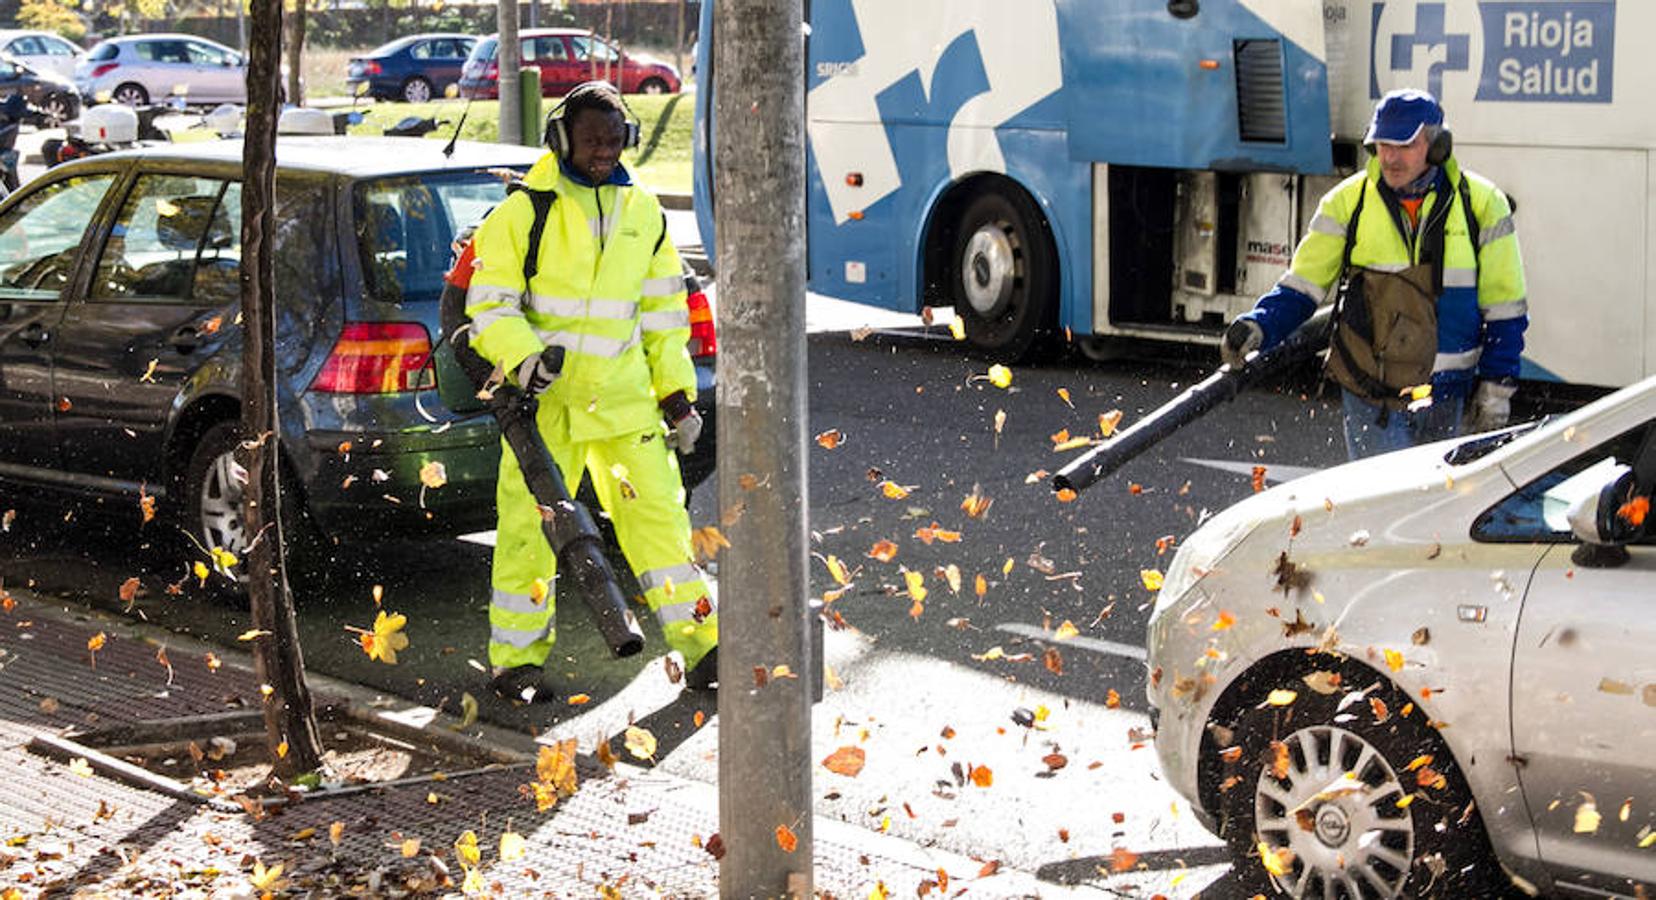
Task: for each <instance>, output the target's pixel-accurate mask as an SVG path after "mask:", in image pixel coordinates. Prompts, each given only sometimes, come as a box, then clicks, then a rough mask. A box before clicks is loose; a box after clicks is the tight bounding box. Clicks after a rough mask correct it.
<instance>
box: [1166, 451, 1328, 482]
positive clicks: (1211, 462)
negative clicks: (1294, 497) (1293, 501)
mask: <svg viewBox="0 0 1656 900" xmlns="http://www.w3.org/2000/svg"><path fill="white" fill-rule="evenodd" d="M1179 462H1182V463H1190V464H1191V465H1193V466H1206V467H1207V468H1209V469H1218V470H1219V471H1221V472H1234V473H1236V474H1238V475H1252V474H1253V470H1254V466H1257V465H1260V464H1259V463H1256V462H1233V461H1231V460H1228V459H1196V458H1195V457H1190V456H1181V457H1179ZM1321 471H1322V469H1317V468H1313V467H1311V466H1284V465H1281V464H1276V465H1267V466H1265V480H1266V481H1268V482H1271V483H1273V484H1281V483H1282V482H1284V481H1293V480H1294V479H1296V478H1304V477H1305V476H1307V475H1315V474H1316V473H1318V472H1321Z"/></svg>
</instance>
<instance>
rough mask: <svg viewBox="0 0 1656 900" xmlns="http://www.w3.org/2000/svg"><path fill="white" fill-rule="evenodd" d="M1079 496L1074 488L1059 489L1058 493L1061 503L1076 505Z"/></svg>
mask: <svg viewBox="0 0 1656 900" xmlns="http://www.w3.org/2000/svg"><path fill="white" fill-rule="evenodd" d="M1077 496H1079V495H1078V494H1076V493H1075V490H1074V489H1073V488H1059V489H1058V491H1057V497H1058V502H1059V503H1074V502H1075V498H1076V497H1077Z"/></svg>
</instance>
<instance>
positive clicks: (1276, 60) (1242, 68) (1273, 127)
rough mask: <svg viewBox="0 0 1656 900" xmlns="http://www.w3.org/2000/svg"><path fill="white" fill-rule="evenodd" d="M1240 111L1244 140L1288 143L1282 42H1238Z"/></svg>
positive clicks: (1237, 60)
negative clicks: (1283, 89)
mask: <svg viewBox="0 0 1656 900" xmlns="http://www.w3.org/2000/svg"><path fill="white" fill-rule="evenodd" d="M1235 53H1236V109H1237V118H1238V125H1239V127H1240V130H1241V133H1242V140H1244V141H1268V142H1271V143H1275V144H1281V143H1285V142H1286V141H1287V139H1288V110H1287V107H1286V105H1285V103H1284V102H1283V91H1282V42H1281V41H1277V40H1268V41H1266V40H1255V41H1237V42H1236V44H1235Z"/></svg>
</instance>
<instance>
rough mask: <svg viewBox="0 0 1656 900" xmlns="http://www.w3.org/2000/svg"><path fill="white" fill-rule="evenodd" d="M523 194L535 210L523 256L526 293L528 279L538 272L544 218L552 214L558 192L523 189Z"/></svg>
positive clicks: (544, 224)
mask: <svg viewBox="0 0 1656 900" xmlns="http://www.w3.org/2000/svg"><path fill="white" fill-rule="evenodd" d="M523 192H524V193H525V194H528V195H529V203H530V204H531V205H533V206H534V208H535V221H534V222H533V224H531V225H530V226H529V248H528V250H527V251H526V252H525V253H524V255H523V289H524V290H525V291H527V290H529V279H531V278H534V277H535V273H536V272H538V271H540V244H541V233H542V232H544V231H545V230H546V218H547V216H549V215H551V213H552V203H553V201H555V200H557V199H558V192H557V191H550V190H548V191H537V190H534V189H532V188H524V189H523Z"/></svg>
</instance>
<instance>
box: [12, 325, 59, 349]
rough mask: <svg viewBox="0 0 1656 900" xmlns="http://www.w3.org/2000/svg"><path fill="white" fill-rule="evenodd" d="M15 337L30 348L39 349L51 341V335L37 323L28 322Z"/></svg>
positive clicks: (44, 327)
mask: <svg viewBox="0 0 1656 900" xmlns="http://www.w3.org/2000/svg"><path fill="white" fill-rule="evenodd" d="M17 337H18V339H19V340H21V341H22V342H23V343H25V344H28V345H29V346H30V347H39V346H40V345H41V344H44V343H46V342H47V341H49V340H51V339H52V333H51V332H50V331H47V330H46V326H45V325H42V324H40V323H39V322H30V323H29V324H27V325H25V326H23V330H22V331H19V332H18V333H17Z"/></svg>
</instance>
